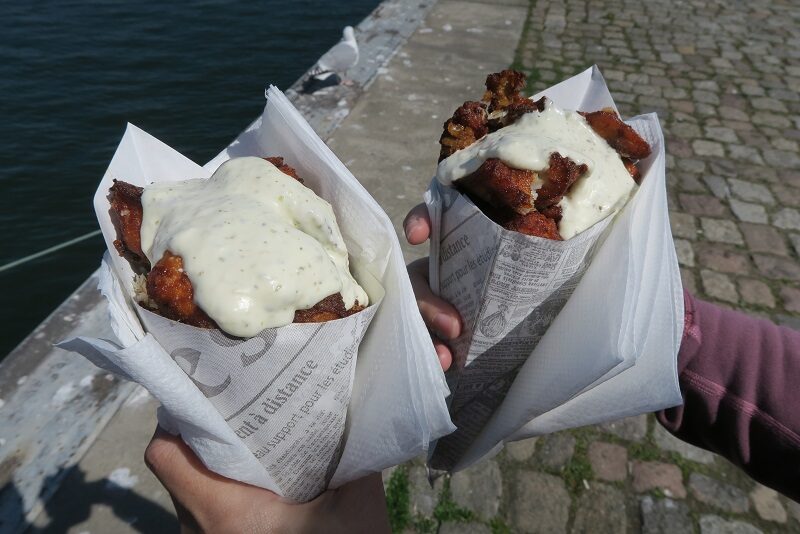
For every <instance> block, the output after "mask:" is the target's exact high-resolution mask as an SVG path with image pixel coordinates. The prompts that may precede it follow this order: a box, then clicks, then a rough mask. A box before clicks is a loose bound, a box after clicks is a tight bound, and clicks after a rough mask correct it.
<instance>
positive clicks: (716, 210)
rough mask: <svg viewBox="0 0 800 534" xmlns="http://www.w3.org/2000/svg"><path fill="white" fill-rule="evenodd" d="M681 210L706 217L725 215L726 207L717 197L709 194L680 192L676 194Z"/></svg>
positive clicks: (726, 212)
mask: <svg viewBox="0 0 800 534" xmlns="http://www.w3.org/2000/svg"><path fill="white" fill-rule="evenodd" d="M678 200H679V201H680V204H681V208H683V211H685V212H687V213H690V214H692V215H698V216H700V215H702V216H708V217H725V216H727V215H728V209H727V208H726V207H725V205H724V204H723V203H722V202H720V200H719V199H718V198H717V197H714V196H711V195H689V194H686V193H681V194H680V195H678Z"/></svg>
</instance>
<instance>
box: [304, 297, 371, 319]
mask: <svg viewBox="0 0 800 534" xmlns="http://www.w3.org/2000/svg"><path fill="white" fill-rule="evenodd" d="M363 309H364V306H361V305H360V304H359V303H358V301H356V302H355V304H353V306H352V307H351V308H350V309H349V310H346V309H345V308H344V300H342V294H341V293H334V294H333V295H331V296H329V297H325V298H324V299H322V300H321V301H319V302H317V303H316V304H314V306H313V307H311V308H309V309H307V310H297V311H296V312H294V322H295V323H323V322H325V321H333V320H335V319H341V318H343V317H347V316H349V315H353V314H354V313H357V312H360V311H361V310H363Z"/></svg>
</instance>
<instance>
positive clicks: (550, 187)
mask: <svg viewBox="0 0 800 534" xmlns="http://www.w3.org/2000/svg"><path fill="white" fill-rule="evenodd" d="M588 170H589V167H587V166H586V165H584V164H581V165H578V164H577V163H575V162H574V161H572V160H571V159H569V158H568V157H565V156H562V155H561V154H559V153H558V152H553V153H552V154H550V161H549V164H548V167H547V170H545V171H543V172H542V178H543V182H544V183H543V184H542V186H541V187H540V188H539V189H537V190H536V201H535V202H534V203H533V205H534V206H535V207H536V209H537V210H538V211H540V212H542V213H546V212H548V209H550V210H552V208H558V206H557V204H558V203H559V202H561V199H562V198H564V195H565V194H566V192H567V191H568V190H569V188H570V187H572V184H574V183H575V182H576V181H577V180H578V178H580V177H581V176H583V175H584V174H586V172H587V171H588ZM549 213H550V216H551V217H553V218H555V219H556V222H558V221H559V220H561V209H560V208H559V209H558V211H557V212H553V211H550V212H549ZM556 213H557V214H556Z"/></svg>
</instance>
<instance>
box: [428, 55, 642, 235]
mask: <svg viewBox="0 0 800 534" xmlns="http://www.w3.org/2000/svg"><path fill="white" fill-rule="evenodd" d="M525 83H526V79H525V75H524V74H522V73H521V72H517V71H514V70H511V69H506V70H503V71H501V72H497V73H494V74H490V75H488V76H487V77H486V91H485V93H484V94H483V99H482V101H481V102H466V103H464V105H462V106H461V107H459V108H458V109H457V110H456V112H455V113H454V114H453V117H451V118H450V119H449V120H448V121H447V122H445V124H444V132H443V134H442V137H441V138H440V141H439V142H440V145H441V147H440V153H439V161H440V162H441V161H442V160H443V159H445V158H447V157H449V156H451V155H452V154H454V153H455V152H457V151H459V150H462V149H464V148H467V147H468V146H470V145H471V144H473V143H474V142H476V141H478V140H479V139H481V138H482V137H483V136H484V135H486V134H489V133H493V132H495V131H497V130H499V129H501V128H504V127H506V126H509V125H511V124H514V123H515V122H516V121H517V120H518V119H519V118H520V117H522V116H523V115H525V114H527V113H535V112H542V111H544V109H545V102H546V99H545V97H541V98H540V99H539V100H536V101H534V100H531V99H529V98H526V97H524V96H523V95H522V94H521V92H522V90H523V89H524V88H525ZM580 114H581V115H582V116H583V117H584V118H585V119H586V122H587V123H588V125H589V126H590V127H591V128H592V130H594V131H595V132H596V133H597V134H598V135H599V136H600V137H601V138H603V139H604V140H605V141H606V142H607V143H608V145H609V146H611V148H613V149H614V150H615V151H616V152H617V153H618V154H619V156H620V158H621V160H622V163H623V165H624V166H625V169H626V170H627V171H628V173H629V174H630V175H631V177H632V178H633V180H634V181H635V182H636V183H637V184H638V183H639V182H640V180H641V173H640V171H639V168H638V167H637V165H636V162H637V161H638V160H639V159H643V158H646V157H647V156H649V155H650V145H649V144H648V143H647V142H646V141H645V140H644V139H642V137H641V136H639V134H638V133H636V131H635V130H634V129H633V128H631V127H630V126H628V125H627V124H625V123H624V122H623V121H622V119H621V118H620V117H619V115H617V113H616V112H615V111H614V110H613V109H602V110H599V111H593V112H580ZM588 170H589V169H588V167H587V166H586V165H584V164H580V165H579V164H577V163H576V162H574V161H572V160H571V159H569V158H568V157H564V156H562V155H561V154H559V153H558V152H553V153H552V154H550V157H549V162H548V168H546V169H543V170H541V171H539V172H536V171H531V170H521V169H514V168H512V167H510V166H509V165H507V164H505V163H504V162H502V161H500V160H499V159H497V158H490V159H487V160H486V161H485V162H484V163H483V164H482V165H481V166H480V167H479V168H478V170H476V171H475V172H473V173H472V174H469V175H467V176H465V177H463V178H459V179H458V180H457V181H455V182H453V185H454V186H455V187H456V188H457V189H458V190H459V191H461V192H462V193H464V194H466V195H467V196H468V197H469V198H470V199H472V201H473V202H475V203H476V205H478V206H479V207H481V209H482V210H483V211H484V213H486V215H487V216H489V217H490V218H491V219H492V220H494V221H495V222H497V223H498V224H500V225H502V226H503V227H505V228H507V229H509V230H514V231H517V232H521V233H524V234H527V235H537V236H540V237H546V238H548V239H561V236H560V235H559V233H558V223H559V222H560V221H561V218H562V209H561V207H560V206H559V203H560V202H561V200H562V198H563V197H564V195H566V194H567V193H568V192H569V190H570V187H572V185H573V184H574V183H575V182H576V181H577V180H579V179H580V178H581V177H583V176H584V175H586V173H587V172H588ZM547 221H549V222H547Z"/></svg>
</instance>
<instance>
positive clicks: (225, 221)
mask: <svg viewBox="0 0 800 534" xmlns="http://www.w3.org/2000/svg"><path fill="white" fill-rule="evenodd" d="M142 207H143V211H144V213H143V220H142V229H141V238H142V250H143V251H144V253H145V255H146V256H147V259H149V260H150V263H151V264H153V265H155V263H156V262H158V260H160V259H161V257H162V256H163V254H164V252H165V251H167V250H169V251H170V252H172V253H173V254H177V255H179V256H181V257H182V258H183V268H184V271H185V272H186V274H187V275H188V276H189V280H190V281H191V282H192V287H193V288H194V300H195V302H196V303H197V304H198V305H199V306H200V307H201V308H202V309H203V311H205V312H206V313H207V314H208V315H209V317H211V318H212V319H214V321H216V323H217V324H218V325H219V327H220V328H221V329H222V330H224V331H225V332H227V333H229V334H232V335H234V336H240V337H252V336H254V335H256V334H257V333H258V332H260V331H261V330H263V329H264V328H269V327H277V326H283V325H286V324H289V323H291V322H292V321H293V320H294V312H295V311H296V310H302V309H307V308H310V307H312V306H313V305H314V304H316V303H317V302H319V301H320V300H322V299H323V298H325V297H327V296H330V295H333V294H334V293H337V292H341V294H342V298H343V299H344V305H345V308H346V309H349V308H350V307H352V306H353V304H354V303H355V302H356V301H358V303H359V304H361V305H363V306H366V305H367V304H368V298H367V294H366V292H365V291H364V290H363V289H362V288H361V287H360V286H359V285H358V283H357V282H356V281H355V279H354V278H353V276H352V275H351V274H350V269H349V262H348V255H347V249H346V248H345V244H344V240H343V239H342V234H341V232H340V231H339V227H338V225H337V223H336V217H335V215H334V213H333V209H332V208H331V205H330V204H328V203H327V202H326V201H324V200H323V199H321V198H319V197H318V196H317V195H316V194H314V192H313V191H312V190H311V189H309V188H307V187H305V186H304V185H302V184H301V183H299V182H298V181H296V180H294V179H293V178H291V177H290V176H287V175H285V174H283V173H282V172H281V171H279V170H278V169H277V167H275V166H274V165H273V164H272V163H270V162H268V161H265V160H263V159H261V158H255V157H244V158H234V159H230V160H228V161H226V162H225V163H223V164H222V165H221V166H220V167H219V169H218V170H217V172H215V173H214V175H213V176H211V178H209V179H208V180H186V181H182V182H173V183H158V184H152V185H150V186H148V187H146V188H145V190H144V194H143V195H142Z"/></svg>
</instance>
